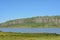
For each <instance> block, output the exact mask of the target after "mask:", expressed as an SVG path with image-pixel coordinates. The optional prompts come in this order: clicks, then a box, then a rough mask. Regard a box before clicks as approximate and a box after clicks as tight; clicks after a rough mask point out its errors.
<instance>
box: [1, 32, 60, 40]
mask: <svg viewBox="0 0 60 40" xmlns="http://www.w3.org/2000/svg"><path fill="white" fill-rule="evenodd" d="M0 40H60V34H59V35H58V34H56V33H12V32H0Z"/></svg>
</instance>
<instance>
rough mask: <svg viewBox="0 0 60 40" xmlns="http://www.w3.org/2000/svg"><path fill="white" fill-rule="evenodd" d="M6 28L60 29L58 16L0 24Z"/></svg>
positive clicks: (38, 17)
mask: <svg viewBox="0 0 60 40" xmlns="http://www.w3.org/2000/svg"><path fill="white" fill-rule="evenodd" d="M0 27H7V28H60V16H37V17H32V18H22V19H16V20H10V21H7V22H4V23H0Z"/></svg>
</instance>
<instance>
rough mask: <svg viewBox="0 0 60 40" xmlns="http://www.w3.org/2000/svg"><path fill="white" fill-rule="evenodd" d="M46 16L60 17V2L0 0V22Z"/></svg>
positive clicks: (53, 0)
mask: <svg viewBox="0 0 60 40" xmlns="http://www.w3.org/2000/svg"><path fill="white" fill-rule="evenodd" d="M46 15H49V16H51V15H60V0H0V22H5V21H7V20H13V19H19V18H27V17H33V16H46Z"/></svg>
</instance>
